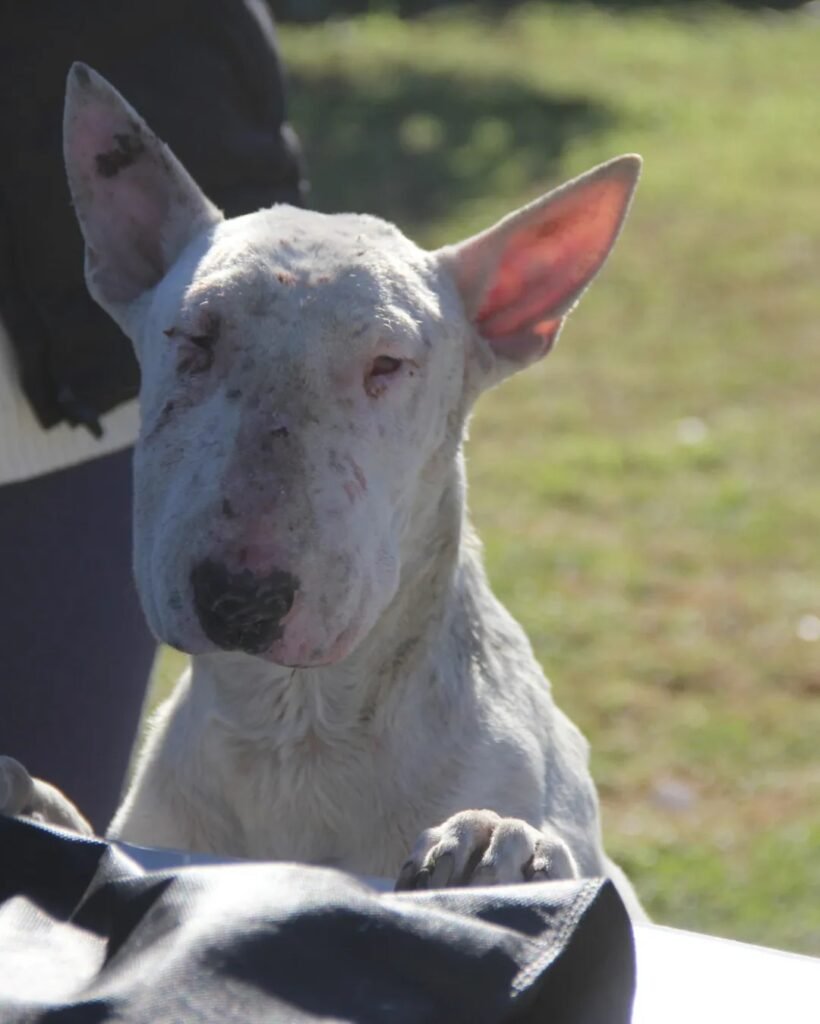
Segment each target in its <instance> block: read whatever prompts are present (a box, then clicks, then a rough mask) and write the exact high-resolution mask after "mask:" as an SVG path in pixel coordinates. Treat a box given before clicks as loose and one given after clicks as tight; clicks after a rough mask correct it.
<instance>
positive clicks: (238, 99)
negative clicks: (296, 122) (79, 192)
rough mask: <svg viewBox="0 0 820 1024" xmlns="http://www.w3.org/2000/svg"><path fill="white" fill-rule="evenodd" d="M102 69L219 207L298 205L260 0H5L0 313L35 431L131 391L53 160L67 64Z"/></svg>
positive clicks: (58, 157)
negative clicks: (90, 286) (89, 282)
mask: <svg viewBox="0 0 820 1024" xmlns="http://www.w3.org/2000/svg"><path fill="white" fill-rule="evenodd" d="M75 60H82V61H84V62H85V63H87V64H90V65H91V66H92V67H94V68H96V69H97V70H98V71H99V72H101V74H103V75H104V76H105V77H106V78H107V79H108V80H109V81H110V82H111V83H112V84H113V85H114V86H115V87H116V88H118V89H119V90H120V92H122V94H123V95H124V96H125V97H126V98H127V99H128V101H129V102H130V103H131V104H132V105H133V106H134V107H135V108H136V109H137V110H138V111H139V112H140V113H141V114H142V115H143V116H144V117H145V119H146V120H147V121H148V123H149V124H150V125H151V127H152V128H153V129H154V130H155V131H156V132H157V134H158V135H159V136H160V138H162V139H164V140H165V141H166V142H167V143H168V144H169V145H170V146H171V148H172V149H173V150H174V152H175V153H176V154H177V156H178V157H179V158H180V160H181V161H182V162H183V164H185V166H186V167H187V168H188V170H189V171H190V172H191V174H192V175H193V177H194V178H195V180H196V181H198V182H199V184H200V185H201V187H202V188H203V190H204V191H205V193H206V194H207V195H208V196H209V197H210V198H211V199H212V200H213V201H214V202H215V203H216V204H217V206H219V207H220V208H222V209H223V210H224V211H225V213H226V214H227V215H228V216H233V215H236V214H239V213H246V212H250V211H253V210H256V209H259V208H260V207H265V206H270V205H272V204H273V203H276V202H287V203H294V204H299V203H300V202H301V199H302V191H303V182H302V175H301V163H300V158H299V152H298V146H297V143H296V140H295V136H294V135H293V134H292V132H291V130H290V128H289V127H288V126H287V124H286V122H285V108H284V96H283V86H282V75H281V69H280V66H279V60H278V56H277V51H276V45H275V40H274V32H273V25H272V22H271V19H270V16H269V13H268V10H267V8H266V7H265V5H264V4H263V3H262V2H261V0H157V2H151V3H134V2H133V0H0V138H1V139H2V146H0V153H2V158H0V319H2V320H3V322H4V324H5V326H6V328H7V330H8V332H9V334H10V336H11V339H12V343H13V346H14V350H15V353H16V356H17V362H18V366H19V370H20V375H21V380H22V384H23V388H24V390H25V393H26V395H27V397H28V399H29V401H30V403H31V405H32V407H33V409H34V412H35V413H36V415H37V418H38V420H39V422H40V423H41V424H42V426H43V427H51V426H53V425H55V424H57V423H60V422H62V421H67V422H68V423H71V424H83V425H85V426H87V427H88V428H89V429H90V430H92V432H95V433H98V432H99V429H100V428H99V417H100V415H101V414H102V413H104V412H107V411H108V410H110V409H112V408H113V407H115V406H116V405H118V404H120V403H122V402H123V401H126V400H127V399H129V398H132V397H133V396H134V395H136V393H137V389H138V370H137V366H136V362H135V359H134V357H133V354H132V352H131V347H130V343H129V342H128V341H127V339H126V338H125V337H124V336H123V335H122V334H121V333H120V331H119V329H118V328H117V327H116V326H115V325H114V323H113V322H112V321H111V320H110V319H109V318H108V316H107V315H106V314H105V313H103V312H102V310H101V309H99V307H97V306H96V304H95V303H94V302H93V301H92V299H91V298H90V297H89V295H88V293H87V291H86V288H85V283H84V280H83V244H82V238H81V236H80V232H79V228H78V227H77V223H76V220H75V218H74V214H73V211H72V209H71V204H70V199H69V192H68V186H67V184H66V180H65V172H64V168H63V160H62V137H61V136H62V132H61V126H62V111H63V96H64V91H65V80H66V74H67V72H68V69H69V67H70V65H71V64H72V62H73V61H75Z"/></svg>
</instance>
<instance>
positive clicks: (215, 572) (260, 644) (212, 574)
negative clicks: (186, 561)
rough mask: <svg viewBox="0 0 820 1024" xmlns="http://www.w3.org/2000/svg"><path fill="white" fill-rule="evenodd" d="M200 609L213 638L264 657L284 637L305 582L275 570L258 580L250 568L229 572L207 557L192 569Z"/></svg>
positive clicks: (231, 648)
mask: <svg viewBox="0 0 820 1024" xmlns="http://www.w3.org/2000/svg"><path fill="white" fill-rule="evenodd" d="M191 585H192V586H193V588H194V607H195V608H196V614H197V617H198V618H199V622H200V625H201V626H202V629H203V631H204V633H205V636H207V637H208V639H209V640H210V641H211V642H212V643H215V644H216V645H217V646H219V647H221V648H223V650H226V651H235V650H239V651H245V652H246V653H247V654H261V653H262V652H263V651H266V650H267V649H268V648H269V647H270V645H271V644H272V643H273V642H274V641H275V640H278V639H279V637H280V636H281V635H282V625H281V623H282V619H284V617H285V616H286V615H287V613H288V612H289V611H290V609H291V606H292V604H293V599H294V597H295V595H296V591H297V589H298V587H299V581H298V580H297V578H296V577H295V576H292V575H291V574H290V573H289V572H283V571H281V570H279V569H275V570H274V571H273V572H272V573H269V574H268V575H267V576H255V575H254V574H253V573H252V572H251V571H250V570H249V569H243V570H242V571H241V572H234V573H232V572H229V571H228V570H227V569H226V567H225V566H224V565H222V564H221V563H219V562H214V561H212V560H211V559H206V560H205V561H204V562H200V563H199V564H198V565H195V566H194V568H193V570H192V571H191Z"/></svg>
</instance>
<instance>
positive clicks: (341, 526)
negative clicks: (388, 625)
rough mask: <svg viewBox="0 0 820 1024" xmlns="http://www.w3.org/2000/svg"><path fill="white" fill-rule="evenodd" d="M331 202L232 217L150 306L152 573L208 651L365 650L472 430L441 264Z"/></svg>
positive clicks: (304, 659)
mask: <svg viewBox="0 0 820 1024" xmlns="http://www.w3.org/2000/svg"><path fill="white" fill-rule="evenodd" d="M315 216H316V215H313V214H304V213H302V212H301V211H296V210H290V209H279V210H273V211H267V212H263V213H260V214H255V215H252V216H251V217H249V218H241V219H240V221H244V222H245V223H237V222H226V223H225V224H224V225H223V226H220V227H219V228H217V230H216V232H215V234H214V236H213V237H212V238H211V239H210V244H209V250H208V252H207V254H206V255H205V256H204V257H203V256H201V255H200V254H198V253H196V252H194V253H192V255H191V262H190V265H189V266H186V265H185V263H184V261H182V263H181V264H180V265H179V266H178V267H177V268H175V271H174V272H173V273H172V274H171V275H169V277H168V278H167V279H166V280H165V281H163V282H162V283H161V285H160V286H159V287H158V288H157V290H156V295H155V297H154V301H153V305H152V309H151V311H150V313H149V314H148V316H147V317H146V321H145V328H144V331H143V337H142V339H141V342H140V353H141V362H142V367H143V374H144V378H145V380H146V381H147V382H150V393H151V399H150V401H147V402H145V403H144V406H143V408H144V414H143V415H144V423H143V434H142V438H141V440H140V443H139V446H138V451H137V455H136V460H135V463H136V472H137V488H136V491H137V510H136V519H135V521H136V565H137V575H138V581H139V584H140V587H141V590H142V591H143V592H146V591H148V592H149V595H148V598H147V600H145V604H146V608H147V609H148V610H149V615H152V616H153V617H154V618H153V620H152V625H153V627H154V629H155V630H156V631H157V632H158V634H159V635H160V636H161V637H163V638H164V639H166V640H168V641H172V642H174V643H175V645H176V646H180V647H183V648H184V649H185V650H187V651H189V652H190V653H201V652H203V651H206V650H211V649H217V648H220V647H223V648H228V649H239V650H245V651H246V652H247V653H251V654H254V655H255V656H257V657H263V658H267V659H269V660H272V661H275V662H279V663H282V664H288V665H310V664H326V663H331V662H335V661H337V660H339V659H341V658H343V657H345V656H346V655H347V654H349V653H350V652H351V651H352V650H353V649H354V648H355V647H356V645H357V644H358V643H359V642H361V640H362V639H363V638H364V636H366V634H367V632H368V631H369V629H370V628H371V627H372V625H373V624H374V623H375V621H376V620H377V619H378V617H379V615H380V614H381V613H382V612H383V611H384V609H385V607H386V606H387V605H388V604H389V602H390V601H391V599H392V598H393V596H394V595H395V593H396V589H397V587H398V580H399V576H400V573H401V563H402V551H403V547H404V542H405V539H406V538H405V536H404V533H405V531H406V528H407V524H408V523H411V522H413V521H414V518H415V517H414V508H413V506H414V503H415V501H416V500H417V494H416V491H417V482H418V479H419V477H420V475H421V474H422V473H423V472H424V469H425V466H426V464H427V463H428V461H429V460H430V459H431V458H433V457H435V456H437V455H438V454H440V453H441V451H442V450H443V449H445V448H446V449H448V450H449V451H450V454H451V455H452V454H453V453H454V451H455V449H456V448H457V447H458V443H459V441H460V432H461V426H462V424H461V422H460V421H459V419H458V417H453V415H452V410H453V409H454V408H459V407H462V406H464V407H466V403H465V400H464V388H465V380H466V377H467V374H466V372H465V359H466V351H467V349H466V343H467V341H468V340H469V332H467V331H466V330H464V329H463V327H462V329H461V330H459V329H458V326H459V320H458V318H457V317H453V315H452V311H451V310H449V309H447V307H446V303H445V304H444V305H443V303H442V299H441V294H440V292H441V288H440V282H439V281H438V279H437V274H438V268H437V266H436V265H435V263H434V262H433V261H431V259H430V258H429V256H428V255H427V254H425V253H423V252H422V251H421V250H418V249H416V247H415V246H413V245H412V243H410V242H408V241H407V240H406V239H403V238H400V236H398V237H397V234H396V233H395V229H392V228H390V227H389V226H387V225H382V224H381V223H380V222H376V221H374V220H372V219H371V218H364V217H362V218H354V217H350V218H349V219H348V221H346V222H343V223H342V224H341V225H339V224H336V225H334V227H335V230H331V231H329V230H328V225H327V224H320V225H319V228H320V230H319V232H318V233H316V228H315V226H314V225H313V223H312V221H313V218H314V217H315ZM249 238H250V239H251V240H253V244H252V245H249ZM399 239H400V240H399ZM249 249H251V251H252V252H253V253H255V256H254V257H253V258H251V257H249V255H248V250H249ZM183 279H184V283H181V282H182V281H183ZM180 295H182V301H181V303H180V301H179V297H180ZM445 318H446V320H447V323H449V324H451V325H452V324H455V325H456V327H455V329H453V328H452V326H451V327H449V328H448V327H447V326H446V325H445V323H444V321H445ZM434 338H435V343H434V342H433V339H434ZM431 380H432V381H434V382H435V384H434V386H431V384H430V382H431ZM204 566H210V567H211V568H210V575H209V576H208V578H207V581H206V578H205V570H204V569H203V567H204ZM283 574H285V575H286V576H287V578H288V580H289V581H290V583H289V588H288V587H285V586H284V584H283V582H282V580H283V578H284V577H283ZM274 583H276V585H274ZM288 590H289V592H286V591H288Z"/></svg>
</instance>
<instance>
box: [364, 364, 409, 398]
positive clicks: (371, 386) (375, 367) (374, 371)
mask: <svg viewBox="0 0 820 1024" xmlns="http://www.w3.org/2000/svg"><path fill="white" fill-rule="evenodd" d="M402 363H403V360H401V359H396V358H395V357H394V356H376V358H375V359H374V360H373V362H372V363H371V364H370V369H369V370H368V372H367V375H366V376H365V379H364V389H365V391H366V392H367V393H368V395H370V397H371V398H378V396H379V395H380V394H381V393H382V392H383V391H384V389H385V387H386V386H387V380H386V378H388V377H392V376H393V375H394V374H396V373H398V371H399V370H400V369H401V367H402Z"/></svg>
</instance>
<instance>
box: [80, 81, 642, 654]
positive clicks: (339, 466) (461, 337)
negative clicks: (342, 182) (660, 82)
mask: <svg viewBox="0 0 820 1024" xmlns="http://www.w3.org/2000/svg"><path fill="white" fill-rule="evenodd" d="M65 154H66V164H67V169H68V178H69V183H70V186H71V191H72V194H73V198H74V203H75V207H76V211H77V216H78V218H79V221H80V225H81V227H82V231H83V234H84V236H85V242H86V278H87V281H88V286H89V289H90V291H91V294H92V295H93V296H94V298H95V299H96V300H97V301H98V302H99V303H100V305H101V306H103V308H104V309H106V310H107V311H108V312H109V313H110V315H111V316H112V317H113V318H114V319H115V320H116V321H117V323H118V324H119V325H120V326H121V327H122V328H123V330H124V331H125V332H126V333H127V334H128V335H129V337H130V338H131V339H132V340H133V343H134V347H135V349H136V353H137V357H138V359H139V362H140V366H141V372H142V390H141V411H142V429H141V434H140V438H139V441H138V444H137V449H136V453H135V475H136V482H135V486H136V499H135V568H136V576H137V584H138V587H139V590H140V594H141V597H142V601H143V605H144V608H145V611H146V614H147V616H148V619H149V622H150V624H151V626H152V628H153V629H154V631H155V632H156V633H157V634H158V635H159V636H160V638H162V639H164V640H166V641H168V642H170V643H172V644H174V645H176V646H178V647H180V648H182V649H184V650H187V651H189V652H191V653H199V652H203V651H209V650H214V649H218V648H223V649H238V650H243V651H246V652H248V653H251V654H255V655H258V656H260V657H263V658H267V659H269V660H271V661H274V662H277V663H281V664H286V665H311V664H327V663H331V662H335V661H338V660H339V659H341V658H343V657H345V656H346V655H347V654H348V653H349V652H350V651H351V650H352V649H353V648H354V647H355V646H356V644H357V643H359V642H360V641H361V640H362V638H363V637H364V636H365V635H366V634H367V633H368V632H369V630H370V629H371V628H372V627H373V625H374V623H375V622H376V621H377V620H378V618H379V616H380V615H381V614H382V612H383V611H384V610H385V608H386V607H387V606H388V604H389V603H390V602H391V600H392V599H393V597H394V596H395V594H396V591H397V588H398V586H399V580H400V577H401V573H402V567H403V557H404V552H405V549H406V547H407V544H408V538H409V537H410V536H411V534H412V533H413V529H414V524H416V525H417V520H418V518H419V517H418V508H419V506H420V503H423V504H425V506H426V507H434V506H435V494H436V491H437V490H438V491H441V490H442V489H443V488H444V486H445V483H446V482H447V474H448V473H449V474H452V473H453V472H454V469H453V465H454V459H455V455H456V452H457V450H458V447H459V444H460V440H461V433H462V428H463V424H464V419H465V417H466V415H467V412H468V410H469V407H470V405H471V403H472V401H473V399H474V398H475V396H476V395H477V394H478V393H479V391H480V390H481V389H482V388H484V387H486V386H488V385H490V384H492V383H495V382H496V381H498V380H499V379H501V378H502V377H503V376H505V375H506V374H508V373H510V372H512V371H513V370H515V369H517V368H519V367H521V366H523V365H525V364H527V363H530V362H532V361H534V360H536V359H538V358H540V357H541V356H543V355H544V354H545V353H546V352H548V351H549V349H550V347H551V346H552V344H553V343H554V341H555V339H556V337H557V335H558V332H559V330H560V328H561V325H562V322H563V318H564V317H565V316H566V314H567V312H568V311H569V310H570V309H571V307H572V306H573V304H574V303H575V302H576V301H577V299H578V297H579V295H580V294H581V292H582V291H583V290H584V288H585V287H586V285H587V284H588V283H589V282H590V280H591V279H592V277H593V276H594V275H595V273H596V272H597V271H598V269H599V268H600V267H601V265H602V264H603V262H604V260H605V259H606V256H607V255H608V253H609V250H610V248H611V247H612V244H613V242H614V240H615V238H616V236H617V234H618V231H619V229H620V226H621V223H622V221H623V218H624V216H625V213H626V210H627V208H628V205H629V201H630V198H631V195H632V191H633V189H634V187H635V183H636V180H637V176H638V172H639V166H640V163H639V160H638V158H637V157H621V158H620V159H618V160H614V161H612V162H611V163H609V164H605V165H603V166H602V167H599V168H596V169H595V170H593V171H591V172H590V173H589V174H587V175H584V176H583V177H581V178H578V179H575V180H574V181H572V182H570V183H568V184H567V185H565V186H563V187H562V188H561V189H559V190H557V191H556V192H554V193H551V194H550V195H549V196H546V197H544V198H543V199H541V200H539V201H537V202H536V203H534V204H532V205H531V206H529V207H526V208H525V209H523V210H520V211H518V212H517V213H514V214H512V215H511V216H510V217H507V218H506V219H505V220H503V221H501V222H500V223H499V224H498V225H496V226H495V227H494V228H491V229H490V230H489V231H487V232H484V233H483V234H481V235H478V236H476V237H474V238H472V239H469V240H467V241H466V242H463V243H461V244H459V245H455V246H450V247H447V248H445V249H442V250H439V251H438V252H433V253H429V252H424V251H422V250H421V249H419V248H417V247H416V246H415V245H414V244H413V243H412V242H410V241H408V240H407V239H406V238H405V237H404V236H403V235H402V234H401V233H400V232H399V231H398V230H397V229H396V228H395V227H393V226H392V225H390V224H387V223H385V222H383V221H380V220H377V219H375V218H373V217H366V216H356V215H336V216H326V215H323V214H319V213H313V212H307V211H303V210H298V209H293V208H291V207H288V206H277V207H274V208H273V209H270V210H261V211H259V212H258V213H253V214H249V215H247V216H244V217H238V218H235V219H233V220H225V219H223V217H222V215H221V213H220V212H219V210H217V209H216V207H214V206H213V204H212V203H211V202H210V201H209V200H208V199H207V198H206V197H205V196H204V195H203V194H202V192H201V191H200V190H199V188H198V187H197V185H196V184H195V183H194V181H193V180H192V179H191V177H190V176H189V175H188V174H187V172H186V171H185V170H184V168H183V167H182V166H181V165H180V164H179V162H178V161H177V160H176V159H175V157H174V156H173V154H172V153H171V152H170V150H169V149H168V148H167V147H166V146H165V145H163V143H161V142H160V141H159V140H158V139H157V138H156V137H155V136H154V135H153V134H152V133H151V131H150V130H149V129H148V127H147V126H146V125H145V123H144V122H143V121H142V120H141V119H140V118H139V116H138V115H137V114H136V113H135V112H134V110H133V109H132V108H131V107H129V106H128V104H127V103H126V102H125V101H124V100H123V99H122V98H121V97H120V96H119V94H118V93H117V92H116V91H115V90H114V89H113V88H112V87H111V86H110V85H108V83H106V82H105V81H104V80H103V79H102V78H100V76H99V75H97V74H95V73H94V72H93V71H91V70H90V69H88V68H86V67H85V66H83V65H75V66H74V68H73V69H72V71H71V74H70V76H69V82H68V95H67V100H66V115H65ZM420 541H423V538H419V537H415V543H419V542H420Z"/></svg>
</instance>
